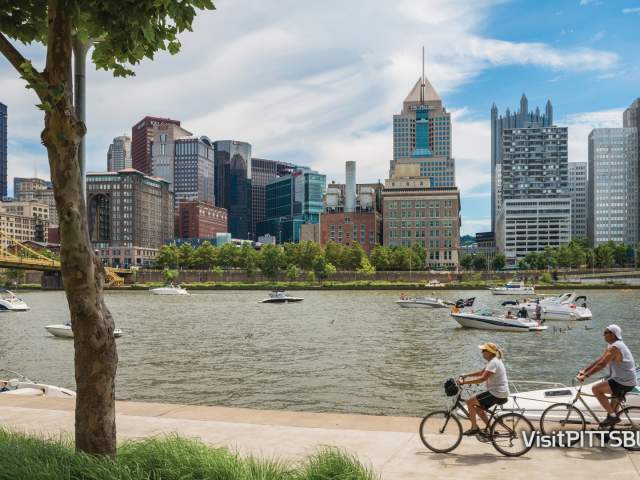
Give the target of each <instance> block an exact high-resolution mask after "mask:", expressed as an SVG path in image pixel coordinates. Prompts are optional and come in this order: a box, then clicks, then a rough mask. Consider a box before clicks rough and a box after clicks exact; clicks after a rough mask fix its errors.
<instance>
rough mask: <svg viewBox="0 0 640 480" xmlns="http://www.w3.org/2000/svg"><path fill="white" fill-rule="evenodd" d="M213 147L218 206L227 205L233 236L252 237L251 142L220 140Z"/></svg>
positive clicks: (230, 230) (225, 206)
mask: <svg viewBox="0 0 640 480" xmlns="http://www.w3.org/2000/svg"><path fill="white" fill-rule="evenodd" d="M213 148H214V152H215V197H216V206H217V207H222V208H226V209H227V212H228V216H229V232H230V233H231V236H232V237H233V238H241V239H251V238H253V232H252V231H251V228H252V217H251V145H250V144H249V143H247V142H238V141H236V140H219V141H216V142H214V144H213Z"/></svg>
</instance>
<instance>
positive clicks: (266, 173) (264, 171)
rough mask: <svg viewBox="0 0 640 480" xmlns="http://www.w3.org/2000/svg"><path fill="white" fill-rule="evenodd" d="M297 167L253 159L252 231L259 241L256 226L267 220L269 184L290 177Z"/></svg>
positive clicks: (275, 161) (284, 163)
mask: <svg viewBox="0 0 640 480" xmlns="http://www.w3.org/2000/svg"><path fill="white" fill-rule="evenodd" d="M295 169H296V166H295V165H294V164H292V163H287V162H279V161H277V160H267V159H264V158H251V225H252V227H251V231H252V232H253V234H254V240H257V235H256V232H257V229H256V225H257V224H258V223H260V222H262V221H263V220H264V218H265V205H266V204H265V202H266V198H265V194H266V193H265V192H266V186H267V184H268V183H269V182H270V181H271V180H274V179H276V178H279V177H284V176H286V175H290V174H291V173H292V172H293V171H294V170H295Z"/></svg>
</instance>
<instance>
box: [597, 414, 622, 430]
mask: <svg viewBox="0 0 640 480" xmlns="http://www.w3.org/2000/svg"><path fill="white" fill-rule="evenodd" d="M618 422H620V419H619V418H618V417H617V416H615V415H607V418H605V419H604V421H602V422H600V426H601V427H613V426H614V425H615V424H616V423H618Z"/></svg>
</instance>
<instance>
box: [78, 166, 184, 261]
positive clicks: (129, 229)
mask: <svg viewBox="0 0 640 480" xmlns="http://www.w3.org/2000/svg"><path fill="white" fill-rule="evenodd" d="M87 210H88V212H87V213H88V217H89V235H90V237H91V242H92V243H93V245H94V247H95V248H108V247H121V246H124V247H140V248H159V247H161V246H162V245H163V244H164V243H165V241H167V240H169V239H171V238H173V233H174V232H173V222H174V210H173V195H172V193H171V192H170V190H169V182H167V181H166V180H164V179H162V178H157V177H149V176H147V175H144V174H143V173H142V172H139V171H137V170H134V169H125V170H121V171H119V172H105V173H88V174H87Z"/></svg>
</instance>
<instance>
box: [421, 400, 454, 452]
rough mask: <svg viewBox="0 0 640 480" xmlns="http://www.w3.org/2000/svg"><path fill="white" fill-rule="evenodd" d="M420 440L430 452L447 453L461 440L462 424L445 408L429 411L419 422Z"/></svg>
mask: <svg viewBox="0 0 640 480" xmlns="http://www.w3.org/2000/svg"><path fill="white" fill-rule="evenodd" d="M420 440H422V443H424V446H425V447H427V448H428V449H429V450H431V451H432V452H436V453H448V452H450V451H451V450H453V449H454V448H456V447H457V446H458V445H460V441H461V440H462V425H461V424H460V420H458V419H457V418H456V417H455V416H454V415H453V414H451V413H449V412H448V411H446V410H441V411H437V412H431V413H430V414H428V415H427V416H426V417H424V418H423V419H422V422H421V423H420Z"/></svg>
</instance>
